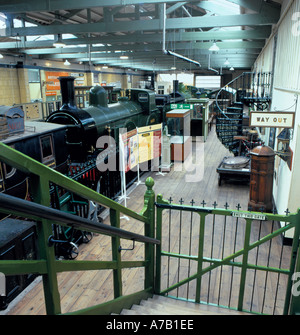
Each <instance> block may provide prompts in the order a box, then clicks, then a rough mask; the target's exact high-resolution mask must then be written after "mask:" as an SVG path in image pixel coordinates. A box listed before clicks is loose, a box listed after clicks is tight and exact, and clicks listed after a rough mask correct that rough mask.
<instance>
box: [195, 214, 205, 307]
mask: <svg viewBox="0 0 300 335" xmlns="http://www.w3.org/2000/svg"><path fill="white" fill-rule="evenodd" d="M199 215H200V227H199V244H198V269H197V287H196V298H195V301H196V302H197V303H200V294H201V283H202V269H203V249H204V237H205V217H206V214H205V213H199Z"/></svg>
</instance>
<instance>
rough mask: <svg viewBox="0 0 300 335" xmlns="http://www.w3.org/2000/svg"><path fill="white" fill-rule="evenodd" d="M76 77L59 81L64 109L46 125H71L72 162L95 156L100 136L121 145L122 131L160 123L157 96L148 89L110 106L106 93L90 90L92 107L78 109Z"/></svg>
mask: <svg viewBox="0 0 300 335" xmlns="http://www.w3.org/2000/svg"><path fill="white" fill-rule="evenodd" d="M74 79H75V78H74V77H60V78H59V80H60V84H61V93H62V107H61V108H60V109H59V110H57V111H55V112H53V113H51V114H50V115H49V116H48V118H47V119H46V122H52V123H57V124H63V125H68V130H67V146H68V152H69V154H70V158H71V160H75V161H82V160H84V159H85V157H86V156H87V155H89V154H93V153H94V152H95V149H96V148H95V147H96V142H97V139H98V138H99V137H100V136H103V135H110V136H112V137H114V139H115V140H116V142H118V137H119V129H120V128H127V130H128V131H129V130H132V129H134V128H136V127H140V126H146V125H151V124H156V123H160V122H161V119H162V118H161V113H160V112H159V110H158V109H157V107H156V102H155V93H154V92H153V91H151V90H146V89H131V90H126V96H125V97H122V98H120V99H119V101H118V103H114V104H108V100H107V92H106V91H105V89H104V88H103V87H101V86H95V87H93V88H91V90H90V92H89V97H90V105H89V107H87V108H84V109H79V108H77V106H76V104H75V96H74Z"/></svg>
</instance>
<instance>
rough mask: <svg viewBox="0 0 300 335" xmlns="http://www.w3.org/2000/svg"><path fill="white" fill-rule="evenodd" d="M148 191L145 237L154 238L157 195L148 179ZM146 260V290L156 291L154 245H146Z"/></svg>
mask: <svg viewBox="0 0 300 335" xmlns="http://www.w3.org/2000/svg"><path fill="white" fill-rule="evenodd" d="M145 184H146V186H147V190H146V192H145V195H144V208H146V211H145V212H144V215H145V216H146V217H147V223H146V224H145V235H146V236H148V237H154V229H155V193H154V191H153V186H154V180H153V179H152V178H151V177H148V178H147V179H146V182H145ZM145 260H146V261H148V265H146V267H145V289H147V288H150V287H152V289H153V290H154V245H153V244H150V243H146V245H145Z"/></svg>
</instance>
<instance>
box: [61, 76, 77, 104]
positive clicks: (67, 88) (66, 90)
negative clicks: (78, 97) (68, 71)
mask: <svg viewBox="0 0 300 335" xmlns="http://www.w3.org/2000/svg"><path fill="white" fill-rule="evenodd" d="M58 79H59V81H60V91H61V96H62V106H61V108H60V109H61V110H63V109H70V108H71V109H76V104H75V94H74V80H75V78H74V77H59V78H58Z"/></svg>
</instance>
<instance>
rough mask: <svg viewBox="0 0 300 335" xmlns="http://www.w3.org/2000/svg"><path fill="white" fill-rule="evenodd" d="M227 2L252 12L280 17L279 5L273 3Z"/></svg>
mask: <svg viewBox="0 0 300 335" xmlns="http://www.w3.org/2000/svg"><path fill="white" fill-rule="evenodd" d="M227 1H228V2H231V3H234V4H236V5H239V6H241V7H243V8H246V9H251V10H253V11H254V12H257V13H261V14H264V15H265V14H267V15H272V16H277V17H278V18H279V16H280V7H281V6H280V5H279V4H277V5H275V4H274V3H272V4H271V3H268V2H266V1H263V0H227Z"/></svg>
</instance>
